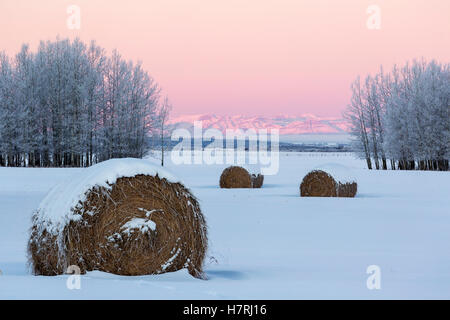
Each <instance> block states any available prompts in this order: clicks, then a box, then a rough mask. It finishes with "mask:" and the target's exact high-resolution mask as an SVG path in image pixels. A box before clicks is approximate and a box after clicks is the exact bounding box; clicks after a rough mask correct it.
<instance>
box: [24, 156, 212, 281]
mask: <svg viewBox="0 0 450 320" xmlns="http://www.w3.org/2000/svg"><path fill="white" fill-rule="evenodd" d="M206 250H207V229H206V223H205V219H204V217H203V215H202V213H201V211H200V206H199V204H198V202H197V200H196V198H195V197H194V196H193V195H192V194H191V193H190V191H189V190H188V189H186V188H185V187H184V186H183V185H182V184H181V183H180V182H179V181H178V180H177V179H176V178H175V177H173V176H172V175H171V174H170V173H168V172H167V171H165V170H163V169H162V168H161V167H158V166H155V165H153V164H152V163H150V162H149V161H146V160H139V159H115V160H109V161H105V162H102V163H100V164H98V165H95V166H93V167H90V168H88V169H86V170H84V171H83V172H82V173H80V174H79V175H78V176H75V177H72V179H71V180H69V181H67V182H66V183H64V184H60V185H58V186H56V187H55V188H53V189H52V190H51V191H50V192H49V194H48V195H47V196H46V197H45V199H44V200H43V201H42V203H41V205H40V207H39V209H38V210H37V211H36V212H35V213H34V215H33V224H32V228H31V237H30V241H29V245H28V251H29V259H30V264H31V266H32V269H33V271H34V273H35V274H37V275H59V274H63V273H65V272H66V270H67V267H68V266H70V265H76V266H78V267H79V268H80V269H81V272H82V273H85V272H86V271H92V270H99V271H104V272H110V273H114V274H119V275H144V274H159V273H164V272H171V271H176V270H179V269H182V268H187V269H188V270H189V273H190V274H191V275H193V276H194V277H198V278H204V276H203V270H202V266H203V260H204V257H205V253H206Z"/></svg>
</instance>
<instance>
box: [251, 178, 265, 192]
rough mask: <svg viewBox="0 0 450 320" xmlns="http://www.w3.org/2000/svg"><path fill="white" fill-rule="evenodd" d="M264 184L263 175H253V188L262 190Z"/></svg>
mask: <svg viewBox="0 0 450 320" xmlns="http://www.w3.org/2000/svg"><path fill="white" fill-rule="evenodd" d="M263 183H264V176H263V175H262V174H258V175H256V174H252V188H258V189H259V188H261V187H262V186H263Z"/></svg>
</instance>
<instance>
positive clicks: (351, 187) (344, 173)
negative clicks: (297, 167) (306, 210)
mask: <svg viewBox="0 0 450 320" xmlns="http://www.w3.org/2000/svg"><path fill="white" fill-rule="evenodd" d="M356 192H357V183H356V179H355V178H354V177H352V175H351V173H350V172H349V170H348V169H347V168H346V167H345V166H342V165H339V164H327V165H324V166H321V167H318V168H315V169H314V170H312V171H311V172H309V173H308V174H307V175H306V176H305V177H304V178H303V181H302V183H301V184H300V196H302V197H348V198H353V197H354V196H355V195H356Z"/></svg>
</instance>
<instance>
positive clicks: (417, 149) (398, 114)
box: [344, 60, 450, 171]
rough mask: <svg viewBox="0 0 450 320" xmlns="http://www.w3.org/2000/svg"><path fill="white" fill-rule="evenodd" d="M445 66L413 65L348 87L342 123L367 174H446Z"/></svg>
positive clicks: (448, 100)
mask: <svg viewBox="0 0 450 320" xmlns="http://www.w3.org/2000/svg"><path fill="white" fill-rule="evenodd" d="M449 109H450V65H449V64H440V63H437V62H436V61H431V62H426V61H424V60H421V61H413V62H412V63H411V64H409V63H408V64H406V65H405V66H403V67H401V68H399V67H396V66H395V67H394V68H393V69H392V70H391V72H389V73H385V72H384V71H383V69H382V68H381V70H380V72H379V73H377V74H376V75H375V76H367V77H366V79H365V80H364V81H361V80H360V78H359V77H358V78H357V79H356V80H355V81H354V83H353V84H352V98H351V103H350V105H349V106H348V108H347V110H346V112H345V114H344V117H345V118H346V119H347V120H348V121H349V123H350V124H351V134H352V136H353V138H354V141H353V142H354V146H355V148H356V150H357V151H358V153H359V155H360V156H361V157H362V158H363V159H365V160H366V162H367V167H368V168H369V169H373V168H375V169H384V170H386V169H388V168H391V169H394V170H395V169H399V170H440V171H446V170H448V169H449V159H450V117H449Z"/></svg>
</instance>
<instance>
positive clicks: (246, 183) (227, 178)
mask: <svg viewBox="0 0 450 320" xmlns="http://www.w3.org/2000/svg"><path fill="white" fill-rule="evenodd" d="M220 187H221V188H226V189H232V188H251V187H252V178H251V176H250V174H249V173H248V171H247V170H245V169H244V168H242V167H237V166H232V167H228V168H226V169H225V170H223V172H222V175H221V176H220Z"/></svg>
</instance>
